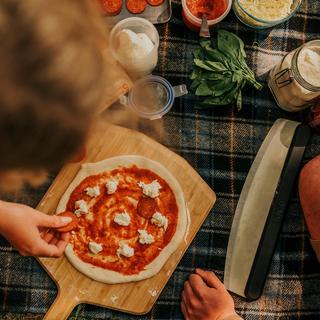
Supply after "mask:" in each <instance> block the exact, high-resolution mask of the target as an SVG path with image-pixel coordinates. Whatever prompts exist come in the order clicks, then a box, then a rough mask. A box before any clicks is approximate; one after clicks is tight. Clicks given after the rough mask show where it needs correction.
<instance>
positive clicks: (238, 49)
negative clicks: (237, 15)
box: [217, 30, 246, 61]
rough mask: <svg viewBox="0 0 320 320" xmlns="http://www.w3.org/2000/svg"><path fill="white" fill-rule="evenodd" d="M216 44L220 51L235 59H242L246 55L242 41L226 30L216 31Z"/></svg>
mask: <svg viewBox="0 0 320 320" xmlns="http://www.w3.org/2000/svg"><path fill="white" fill-rule="evenodd" d="M217 46H218V49H219V50H220V51H222V52H223V53H224V54H225V55H227V56H229V57H230V58H231V59H234V60H235V61H237V60H240V61H243V60H244V58H245V57H246V52H245V51H244V44H243V41H242V40H241V39H240V38H238V37H237V36H236V35H235V34H233V33H231V32H228V31H226V30H219V31H218V37H217Z"/></svg>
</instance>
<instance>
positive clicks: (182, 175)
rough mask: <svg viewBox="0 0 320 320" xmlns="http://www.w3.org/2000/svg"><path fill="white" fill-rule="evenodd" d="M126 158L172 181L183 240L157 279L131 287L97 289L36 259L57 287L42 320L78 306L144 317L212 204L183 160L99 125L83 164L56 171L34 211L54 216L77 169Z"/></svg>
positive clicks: (58, 262)
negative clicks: (182, 213)
mask: <svg viewBox="0 0 320 320" xmlns="http://www.w3.org/2000/svg"><path fill="white" fill-rule="evenodd" d="M126 154H131V155H142V156H145V157H149V158H150V159H153V160H155V161H158V162H160V163H161V164H162V165H164V166H165V167H166V168H167V169H168V170H169V171H170V172H171V173H172V174H173V175H174V176H175V178H176V179H177V180H178V182H179V183H180V185H181V187H182V190H183V192H184V197H185V200H186V203H187V207H188V208H189V211H190V216H191V223H190V228H189V231H188V234H187V236H186V239H185V241H184V242H182V243H181V244H180V246H179V248H178V249H177V250H176V252H175V253H174V254H172V255H171V257H170V258H169V259H168V261H167V262H166V264H165V265H164V267H163V268H162V270H161V271H160V272H159V273H158V274H157V275H155V276H154V277H152V278H149V279H146V280H142V281H139V282H132V283H124V284H116V285H109V284H104V283H99V282H97V281H94V280H91V279H89V278H87V277H86V276H84V275H82V274H81V273H80V272H78V271H77V270H76V269H74V268H73V266H72V265H71V264H70V263H69V262H68V260H67V259H66V258H65V257H61V258H59V259H53V258H40V259H39V262H40V264H41V265H42V266H43V267H44V269H45V270H46V271H47V272H48V273H49V275H50V276H51V277H52V279H53V280H54V281H55V283H56V284H57V286H58V296H57V298H56V300H55V301H54V303H53V304H52V306H51V307H50V309H49V310H48V312H47V314H46V315H45V318H44V319H47V320H57V319H59V320H63V319H67V318H68V316H69V315H70V313H71V312H72V310H73V308H74V307H75V306H76V305H77V304H80V303H90V304H95V305H99V306H103V307H107V308H111V309H115V310H120V311H123V312H128V313H132V314H145V313H147V312H148V311H150V310H151V308H152V306H153V305H154V303H155V302H156V300H157V298H158V296H159V295H160V293H161V291H162V289H163V288H164V286H165V285H166V283H167V281H168V280H169V278H170V276H171V274H172V273H173V271H174V270H175V268H176V266H177V264H178V263H179V261H180V259H181V258H182V256H183V254H184V252H185V251H186V249H187V248H188V246H189V244H190V242H191V241H192V239H193V238H194V236H195V235H196V233H197V231H198V230H199V228H200V226H201V225H202V223H203V221H204V220H205V218H206V217H207V215H208V213H209V212H210V210H211V208H212V206H213V205H214V203H215V200H216V197H215V194H214V192H213V191H212V190H211V189H210V187H209V186H208V185H207V184H206V183H205V182H204V181H203V180H202V178H201V177H200V176H199V175H198V174H197V173H196V171H195V170H194V169H193V168H192V167H191V166H190V165H189V164H188V163H187V162H186V161H185V160H184V159H183V158H181V157H180V156H178V155H177V154H175V153H173V152H172V151H170V150H169V149H167V148H166V147H164V146H162V145H161V144H159V143H157V142H156V141H154V140H152V139H150V138H149V137H147V136H146V135H144V134H142V133H139V132H137V131H133V130H130V129H126V128H122V127H119V126H114V125H110V124H109V125H107V124H105V123H104V124H103V125H102V126H98V125H97V127H96V128H95V130H94V132H93V133H92V134H91V136H90V137H89V139H88V142H87V150H86V157H85V159H83V161H82V162H80V163H73V164H68V165H66V166H65V167H64V168H63V169H62V170H61V171H60V173H59V174H58V176H57V177H56V179H55V180H54V182H53V183H52V185H51V187H50V188H49V190H48V191H47V193H46V194H45V196H44V197H43V199H42V200H41V202H40V203H39V205H38V207H37V208H38V209H39V210H40V211H42V212H45V213H48V214H53V213H55V210H56V207H57V204H58V202H59V200H60V198H61V196H62V195H63V193H64V192H65V190H66V189H67V187H68V185H69V184H70V182H71V181H72V180H73V178H74V177H75V175H76V174H77V172H78V170H79V169H80V165H81V163H85V162H96V161H100V160H103V159H106V158H109V157H112V156H118V155H126Z"/></svg>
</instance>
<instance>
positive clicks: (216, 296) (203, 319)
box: [181, 269, 242, 320]
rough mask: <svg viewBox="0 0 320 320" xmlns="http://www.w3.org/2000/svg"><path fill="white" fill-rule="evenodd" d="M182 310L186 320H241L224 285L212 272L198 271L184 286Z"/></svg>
mask: <svg viewBox="0 0 320 320" xmlns="http://www.w3.org/2000/svg"><path fill="white" fill-rule="evenodd" d="M181 310H182V313H183V315H184V318H185V319H186V320H195V319H197V320H240V319H242V318H241V317H240V316H238V315H237V314H236V312H235V309H234V302H233V299H232V297H231V295H230V294H229V293H228V291H227V290H226V288H225V287H224V285H223V283H222V282H221V281H220V280H219V279H218V277H217V276H216V275H215V274H214V273H213V272H210V271H203V270H201V269H196V272H195V273H194V274H191V275H190V277H189V280H187V281H186V282H185V284H184V289H183V291H182V299H181Z"/></svg>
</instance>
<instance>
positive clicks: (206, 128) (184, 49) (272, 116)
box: [0, 0, 320, 320]
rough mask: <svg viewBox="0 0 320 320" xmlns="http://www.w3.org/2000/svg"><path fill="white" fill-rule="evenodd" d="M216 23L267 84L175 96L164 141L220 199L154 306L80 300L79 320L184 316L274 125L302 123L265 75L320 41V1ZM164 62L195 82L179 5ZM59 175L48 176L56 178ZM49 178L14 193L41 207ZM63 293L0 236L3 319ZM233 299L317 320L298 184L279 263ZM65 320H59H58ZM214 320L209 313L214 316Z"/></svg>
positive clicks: (42, 306)
mask: <svg viewBox="0 0 320 320" xmlns="http://www.w3.org/2000/svg"><path fill="white" fill-rule="evenodd" d="M218 28H223V29H226V30H229V31H232V32H235V33H236V34H237V35H238V36H240V37H241V38H242V39H243V41H244V43H245V50H246V52H247V56H248V57H247V61H248V64H249V66H250V67H252V68H253V69H254V71H255V73H256V74H257V77H258V79H259V80H260V81H261V82H262V83H263V84H264V85H265V87H264V89H263V90H262V91H261V92H257V91H255V90H254V89H252V88H248V87H246V88H245V89H244V92H243V96H244V103H243V109H242V110H241V111H239V112H238V111H237V110H236V108H235V107H234V106H231V105H230V106H224V107H216V108H212V109H203V110H201V109H196V108H194V106H195V105H196V103H197V99H196V98H195V96H193V95H192V94H189V95H187V96H184V97H181V98H177V99H176V100H175V103H174V106H173V108H172V110H171V111H170V112H169V113H168V114H167V115H166V116H165V117H164V119H163V121H162V125H163V127H164V132H165V133H166V134H159V135H158V136H157V139H158V140H160V141H161V142H162V143H164V144H165V145H167V146H168V147H169V148H170V149H172V150H173V151H175V152H177V153H179V154H180V155H181V156H183V157H184V158H185V159H186V160H187V161H188V162H189V163H190V164H191V165H192V166H193V167H194V168H195V169H196V170H197V171H198V173H199V174H200V175H201V176H202V177H203V178H204V179H205V181H206V182H207V183H208V184H209V185H210V186H211V187H212V188H213V189H214V190H215V191H216V193H217V198H218V200H217V203H216V205H215V206H214V208H213V210H212V212H211V213H210V215H209V216H208V218H207V219H206V221H205V222H204V224H203V226H202V228H201V230H200V231H199V233H198V234H197V236H196V237H195V239H194V241H193V242H192V244H191V246H190V247H189V249H188V250H187V252H186V254H185V255H184V257H183V259H182V260H181V262H180V264H179V265H178V267H177V269H176V271H175V272H174V274H173V275H172V277H171V279H170V280H169V282H168V284H167V285H166V287H165V289H164V291H163V292H162V294H161V295H160V297H159V299H158V301H157V303H156V304H155V306H154V308H153V309H152V311H151V312H150V313H149V314H147V315H145V316H132V315H127V314H124V313H121V312H116V311H112V310H108V309H104V308H100V307H96V306H92V305H80V306H78V307H77V308H76V309H75V310H74V311H73V314H72V316H73V317H77V319H119V320H120V319H137V320H138V319H141V320H142V319H143V320H144V319H148V320H151V319H156V320H162V319H170V320H171V319H172V320H173V319H183V316H182V314H181V312H180V307H179V303H180V294H181V290H182V288H183V283H184V281H185V280H186V279H187V277H188V275H189V274H190V273H191V272H192V271H193V270H194V268H195V267H200V268H205V269H210V270H214V271H215V272H216V273H217V274H218V276H219V277H220V278H221V279H222V278H223V270H224V263H225V257H226V248H227V243H228V236H229V232H230V228H231V224H232V219H233V215H234V212H235V208H236V205H237V201H238V198H239V195H240V192H241V188H242V186H243V183H244V181H245V178H246V175H247V173H248V171H249V168H250V165H251V163H252V162H253V159H254V157H255V155H256V153H257V151H258V149H259V147H260V145H261V143H262V141H263V139H264V137H265V136H266V134H267V132H268V130H269V128H270V127H271V126H272V124H273V122H274V121H275V120H276V119H278V118H287V119H292V120H298V121H299V120H301V119H302V114H290V113H287V112H284V111H282V110H281V109H279V108H278V107H277V106H276V104H275V102H274V99H273V97H272V95H271V94H270V91H269V89H268V87H267V85H266V81H265V78H266V72H267V71H268V70H269V69H270V68H271V67H272V66H273V65H274V64H276V63H277V62H278V61H279V60H280V59H281V58H282V57H283V55H284V54H285V53H286V52H288V51H291V50H292V49H294V48H296V47H298V46H299V45H301V44H302V43H304V42H306V41H309V40H312V39H316V38H320V1H318V0H308V1H307V0H304V1H303V4H302V6H301V7H300V9H299V10H298V12H297V14H296V15H295V16H294V17H292V18H291V19H290V20H289V21H287V22H285V23H283V24H281V25H279V26H276V27H274V28H273V29H270V30H262V31H255V30H253V29H250V28H248V27H246V26H244V25H243V24H241V23H240V22H239V21H238V20H237V19H236V17H235V16H234V14H233V13H232V12H231V13H230V14H229V15H228V17H227V18H226V19H225V20H223V21H222V22H221V23H220V24H219V25H218ZM158 30H159V33H160V39H161V43H160V49H159V63H158V66H157V69H156V71H155V74H158V75H161V76H164V77H166V78H167V79H168V80H169V81H170V82H171V83H172V84H174V85H176V84H180V83H186V84H188V85H189V84H190V80H189V75H190V73H191V70H192V51H193V50H194V49H195V48H196V47H197V46H198V35H197V34H196V33H193V32H191V31H189V30H188V29H187V28H186V27H185V25H184V24H183V22H182V18H181V5H180V1H178V0H174V1H173V15H172V18H171V21H170V22H169V23H167V24H164V25H160V26H158ZM319 153H320V138H319V136H317V135H313V136H312V139H311V142H310V145H309V146H308V148H307V152H306V155H305V158H304V163H305V162H306V161H307V160H309V159H311V158H312V157H313V156H315V155H317V154H319ZM52 179H53V176H51V180H52ZM49 184H50V181H49V182H48V183H47V184H46V185H44V186H42V187H41V188H37V189H31V188H25V190H24V192H23V194H20V195H16V196H14V197H12V198H11V200H13V201H19V202H22V203H25V204H29V205H31V206H36V205H37V203H38V202H39V200H40V199H41V197H42V196H43V194H44V192H45V191H46V189H47V188H48V186H49ZM56 294H57V290H56V286H55V284H54V283H53V281H52V280H51V279H50V278H49V277H48V275H47V274H46V273H45V271H44V270H43V269H42V268H41V267H40V266H39V264H38V263H37V262H36V260H35V259H34V258H26V257H21V256H19V254H18V253H17V252H16V251H14V250H13V249H12V248H11V246H10V245H9V244H8V243H7V242H6V241H5V240H4V239H1V240H0V319H41V318H42V317H43V315H44V313H45V312H46V310H47V309H48V308H49V307H50V305H51V303H52V302H53V300H54V298H55V296H56ZM234 298H235V304H236V310H237V312H238V313H239V314H240V315H241V316H242V317H243V318H244V319H247V320H258V319H259V320H260V319H264V320H269V319H270V320H271V319H272V320H275V319H277V320H285V319H302V320H315V319H320V267H319V264H318V262H317V260H316V256H315V254H314V253H313V251H312V248H311V245H310V243H309V235H308V231H307V229H306V225H305V223H304V219H303V215H302V211H301V208H300V205H299V201H298V196H297V188H296V187H295V189H294V193H293V195H292V197H291V201H290V205H289V209H288V212H287V215H286V218H285V221H284V224H283V227H282V231H281V235H280V238H279V241H278V243H277V248H276V251H275V254H274V257H273V260H272V264H271V268H270V273H269V275H268V278H267V282H266V286H265V289H264V293H263V296H262V297H261V298H260V299H259V300H257V301H255V302H250V303H247V302H246V301H245V300H244V299H241V298H239V297H234ZM57 320H59V319H57ZM208 320H209V319H208Z"/></svg>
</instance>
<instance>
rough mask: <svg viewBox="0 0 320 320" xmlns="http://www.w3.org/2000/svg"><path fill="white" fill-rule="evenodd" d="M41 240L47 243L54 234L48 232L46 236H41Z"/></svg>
mask: <svg viewBox="0 0 320 320" xmlns="http://www.w3.org/2000/svg"><path fill="white" fill-rule="evenodd" d="M41 238H42V239H43V240H44V241H45V242H47V243H49V242H50V241H51V240H52V239H53V238H54V232H53V231H52V230H50V231H49V232H47V233H46V234H44V235H42V236H41Z"/></svg>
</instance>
